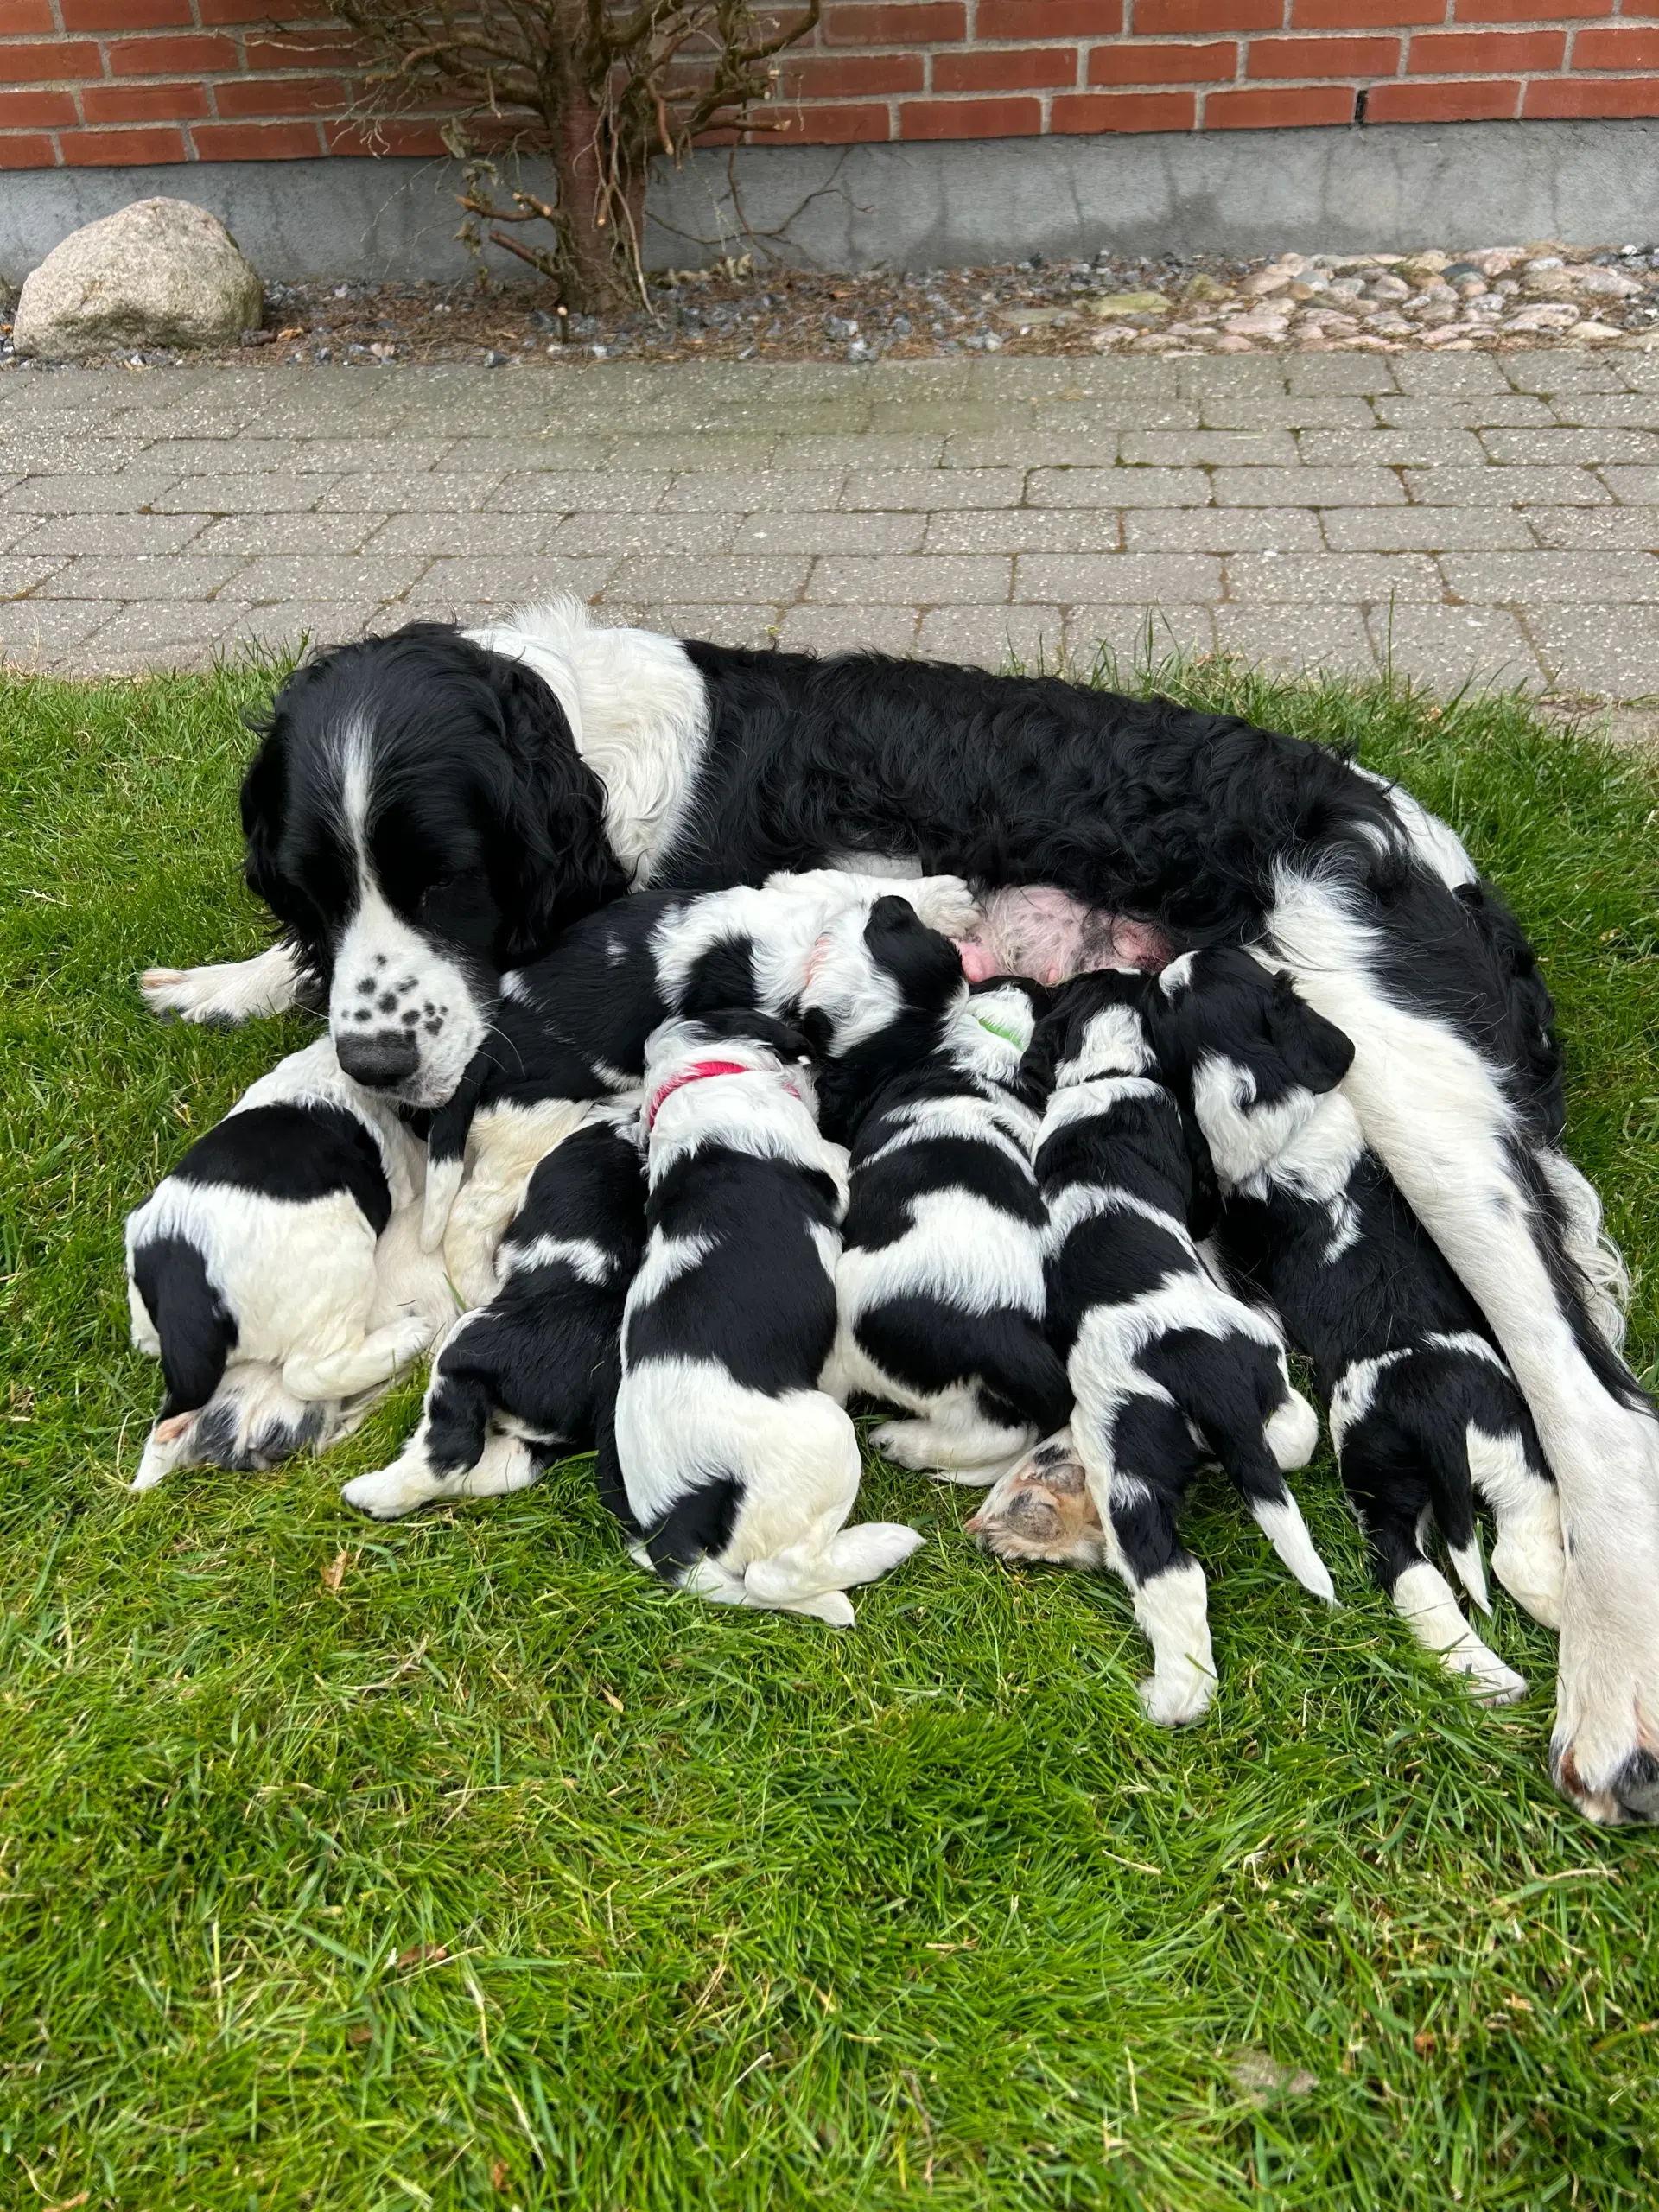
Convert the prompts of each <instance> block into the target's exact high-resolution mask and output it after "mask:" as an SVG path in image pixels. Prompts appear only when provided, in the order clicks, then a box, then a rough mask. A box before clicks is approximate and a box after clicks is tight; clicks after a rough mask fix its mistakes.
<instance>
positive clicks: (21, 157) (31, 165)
mask: <svg viewBox="0 0 1659 2212" xmlns="http://www.w3.org/2000/svg"><path fill="white" fill-rule="evenodd" d="M57 159H58V149H57V146H56V144H55V143H54V141H53V140H52V139H50V138H46V137H37V136H36V135H35V133H33V132H30V133H29V134H28V135H27V136H26V135H25V134H24V133H23V132H22V131H21V130H19V131H14V132H5V133H0V169H49V168H55V166H56V164H57Z"/></svg>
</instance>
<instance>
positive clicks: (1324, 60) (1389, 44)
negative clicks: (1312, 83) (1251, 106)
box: [1245, 38, 1400, 82]
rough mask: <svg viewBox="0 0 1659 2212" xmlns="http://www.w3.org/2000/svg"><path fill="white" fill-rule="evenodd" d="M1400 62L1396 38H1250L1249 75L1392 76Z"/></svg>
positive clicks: (1304, 79)
mask: <svg viewBox="0 0 1659 2212" xmlns="http://www.w3.org/2000/svg"><path fill="white" fill-rule="evenodd" d="M1399 66H1400V41H1399V40H1398V39H1397V38H1253V39H1252V40H1251V41H1250V49H1249V57H1248V60H1247V62H1246V66H1245V74H1246V75H1247V76H1250V77H1294V78H1295V79H1299V80H1300V81H1303V82H1306V79H1308V78H1310V77H1392V76H1393V74H1394V73H1395V70H1396V69H1397V68H1398V67H1399Z"/></svg>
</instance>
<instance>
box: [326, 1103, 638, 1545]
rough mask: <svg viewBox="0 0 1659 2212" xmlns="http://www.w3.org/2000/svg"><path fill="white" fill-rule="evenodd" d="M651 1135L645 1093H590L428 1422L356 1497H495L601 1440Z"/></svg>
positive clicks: (464, 1329) (457, 1348) (399, 1501)
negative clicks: (600, 1096) (643, 1129)
mask: <svg viewBox="0 0 1659 2212" xmlns="http://www.w3.org/2000/svg"><path fill="white" fill-rule="evenodd" d="M639 1136H640V1132H639V1105H638V1102H637V1101H624V1102H622V1103H618V1104H614V1105H596V1106H592V1107H589V1108H588V1119H587V1121H586V1122H584V1124H583V1125H582V1128H579V1129H578V1130H576V1132H575V1135H572V1136H570V1137H568V1138H567V1139H566V1140H565V1141H564V1142H563V1143H562V1144H561V1145H559V1146H558V1147H557V1148H556V1150H555V1151H552V1152H550V1153H549V1154H547V1156H546V1157H545V1159H543V1160H542V1161H541V1163H540V1164H539V1166H537V1168H536V1171H535V1173H533V1174H532V1175H531V1179H530V1190H529V1193H528V1195H527V1197H526V1198H525V1201H524V1209H523V1211H521V1212H520V1213H519V1215H518V1218H517V1219H516V1220H515V1221H514V1222H513V1223H512V1226H511V1228H510V1229H509V1230H508V1231H507V1233H506V1236H505V1239H504V1240H503V1243H502V1246H501V1251H500V1257H499V1274H500V1278H501V1287H500V1288H499V1290H498V1291H497V1292H496V1294H495V1295H494V1297H493V1299H492V1300H490V1302H489V1304H488V1305H486V1306H481V1307H480V1309H479V1310H478V1311H477V1312H476V1313H468V1314H467V1316H466V1318H465V1319H463V1320H461V1322H459V1323H458V1324H457V1325H456V1327H455V1329H454V1332H453V1334H452V1335H451V1336H450V1338H449V1340H448V1343H447V1344H445V1346H444V1348H443V1351H442V1354H441V1356H440V1357H439V1359H438V1361H437V1363H436V1365H435V1367H434V1369H433V1371H432V1381H431V1385H430V1387H429V1389H428V1391H427V1394H426V1405H425V1408H424V1409H423V1413H422V1415H421V1424H420V1427H418V1428H417V1429H416V1432H415V1433H414V1435H413V1436H412V1437H411V1438H410V1440H409V1442H408V1443H407V1444H406V1445H405V1446H404V1450H403V1452H401V1454H400V1455H399V1456H398V1458H397V1459H395V1460H393V1462H392V1463H391V1465H390V1466H386V1467H382V1468H380V1469H379V1470H378V1471H377V1472H376V1473H374V1474H370V1475H359V1476H358V1477H357V1478H356V1479H355V1480H354V1481H352V1482H349V1483H347V1484H346V1488H345V1490H344V1491H343V1492H342V1496H343V1497H344V1498H345V1501H346V1504H347V1505H355V1506H357V1507H359V1508H360V1510H362V1511H363V1512H365V1513H372V1514H373V1515H374V1516H375V1517H376V1518H377V1519H378V1520H382V1521H390V1520H393V1519H395V1518H396V1517H397V1516H398V1515H399V1514H403V1513H412V1512H413V1511H414V1510H415V1509H416V1507H417V1506H421V1505H427V1504H430V1503H432V1502H433V1501H434V1500H435V1499H438V1498H449V1497H495V1496H499V1495H501V1494H503V1493H505V1492H506V1491H515V1490H523V1489H524V1488H525V1487H526V1486H527V1485H528V1484H531V1483H533V1482H536V1481H537V1480H538V1479H539V1478H540V1477H541V1476H543V1474H545V1473H546V1471H547V1470H548V1468H549V1467H550V1466H551V1465H553V1464H554V1463H555V1462H556V1460H558V1459H563V1458H566V1457H568V1456H569V1454H570V1453H571V1452H586V1451H589V1450H591V1449H592V1447H593V1445H594V1439H595V1436H596V1434H597V1432H598V1428H599V1424H600V1419H601V1409H602V1408H603V1407H604V1406H605V1403H606V1401H607V1396H608V1395H611V1394H613V1393H614V1391H615V1388H616V1374H615V1369H616V1351H617V1343H618V1338H619V1335H620V1330H621V1326H622V1306H623V1301H624V1300H625V1299H626V1296H627V1293H628V1286H629V1285H630V1283H631V1282H632V1281H633V1277H634V1274H635V1272H636V1271H637V1269H638V1268H639V1258H640V1254H641V1252H642V1250H643V1249H644V1246H645V1166H644V1162H643V1161H642V1160H641V1158H640V1154H639Z"/></svg>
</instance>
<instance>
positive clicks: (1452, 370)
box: [1389, 353, 1513, 399]
mask: <svg viewBox="0 0 1659 2212" xmlns="http://www.w3.org/2000/svg"><path fill="white" fill-rule="evenodd" d="M1511 358H1513V357H1511ZM1389 363H1390V365H1392V367H1393V370H1394V374H1395V382H1396V383H1397V384H1398V385H1399V387H1400V389H1401V391H1420V392H1423V393H1425V394H1427V396H1429V397H1433V398H1436V399H1444V398H1452V397H1456V398H1461V397H1464V395H1465V393H1474V394H1478V393H1481V392H1488V391H1494V392H1501V391H1508V390H1509V389H1510V386H1511V382H1512V380H1511V379H1510V378H1509V377H1506V376H1505V375H1504V373H1503V369H1502V368H1501V367H1500V366H1499V362H1498V357H1497V355H1496V354H1492V353H1391V354H1390V355H1389Z"/></svg>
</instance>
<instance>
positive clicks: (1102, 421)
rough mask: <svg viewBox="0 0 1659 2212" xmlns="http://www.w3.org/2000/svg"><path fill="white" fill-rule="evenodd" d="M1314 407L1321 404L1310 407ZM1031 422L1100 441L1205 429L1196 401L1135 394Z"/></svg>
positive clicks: (998, 429) (1058, 409)
mask: <svg viewBox="0 0 1659 2212" xmlns="http://www.w3.org/2000/svg"><path fill="white" fill-rule="evenodd" d="M1310 404H1317V403H1310ZM1029 421H1030V427H1031V429H1032V431H1033V435H1037V436H1041V435H1043V434H1044V433H1045V432H1048V433H1049V434H1051V435H1053V436H1055V437H1068V436H1069V437H1075V438H1096V439H1104V438H1109V437H1118V436H1121V435H1122V434H1123V433H1124V432H1125V431H1128V430H1196V429H1200V428H1201V427H1202V424H1201V421H1200V416H1199V412H1198V402H1197V401H1196V400H1192V399H1181V398H1177V397H1173V395H1172V396H1170V397H1152V396H1150V395H1148V396H1147V397H1137V396H1135V394H1132V393H1130V394H1126V395H1125V396H1124V397H1122V398H1107V399H1100V398H1096V399H1092V400H1090V403H1089V404H1087V405H1086V406H1078V405H1077V404H1073V403H1070V402H1068V403H1067V404H1065V405H1054V406H1049V407H1033V409H1032V410H1031V415H1030V417H1029ZM965 427H966V426H965V425H964V428H965ZM987 427H988V428H993V429H995V433H996V434H997V435H1001V433H1002V432H1003V431H1004V429H1007V427H1009V426H1008V425H1007V424H1005V423H995V425H988V426H987Z"/></svg>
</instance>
